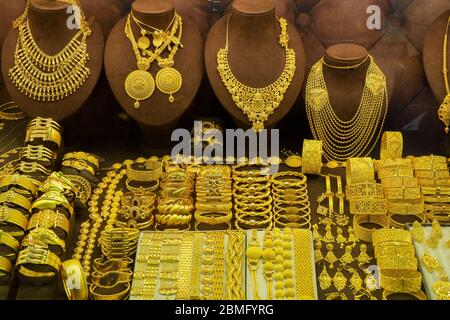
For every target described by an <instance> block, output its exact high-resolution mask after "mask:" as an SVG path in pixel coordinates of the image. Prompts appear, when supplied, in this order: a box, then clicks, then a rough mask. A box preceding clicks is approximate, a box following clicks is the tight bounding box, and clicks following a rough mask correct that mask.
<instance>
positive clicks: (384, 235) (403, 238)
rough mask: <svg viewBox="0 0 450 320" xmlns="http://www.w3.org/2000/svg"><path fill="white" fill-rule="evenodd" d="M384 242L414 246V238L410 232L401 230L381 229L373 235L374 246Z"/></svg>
mask: <svg viewBox="0 0 450 320" xmlns="http://www.w3.org/2000/svg"><path fill="white" fill-rule="evenodd" d="M384 242H402V243H406V244H412V236H411V233H410V232H409V231H406V230H400V229H388V228H386V229H381V230H377V231H375V232H374V233H373V242H372V244H373V246H374V247H376V246H378V245H380V244H381V243H384Z"/></svg>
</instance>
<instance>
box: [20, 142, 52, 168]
mask: <svg viewBox="0 0 450 320" xmlns="http://www.w3.org/2000/svg"><path fill="white" fill-rule="evenodd" d="M56 157H57V155H56V153H55V152H53V151H52V150H50V149H48V148H46V147H44V146H32V145H28V146H26V147H24V148H22V149H21V150H20V153H19V159H20V160H21V161H25V162H38V163H40V164H42V165H43V166H44V167H51V166H52V165H53V164H54V162H55V160H56Z"/></svg>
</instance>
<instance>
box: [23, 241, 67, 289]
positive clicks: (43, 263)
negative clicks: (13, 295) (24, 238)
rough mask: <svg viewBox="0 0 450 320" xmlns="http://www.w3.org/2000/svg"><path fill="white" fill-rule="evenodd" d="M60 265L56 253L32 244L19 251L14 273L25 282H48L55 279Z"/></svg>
mask: <svg viewBox="0 0 450 320" xmlns="http://www.w3.org/2000/svg"><path fill="white" fill-rule="evenodd" d="M60 266H61V261H60V260H59V258H58V256H57V255H56V254H54V253H52V252H50V251H49V250H48V249H46V248H44V247H42V246H39V245H35V244H32V245H30V246H28V247H27V248H25V249H23V250H22V251H20V252H19V256H18V258H17V262H16V275H17V276H18V277H19V279H20V280H23V281H26V282H38V283H49V282H53V281H55V280H56V278H57V275H58V272H59V268H60Z"/></svg>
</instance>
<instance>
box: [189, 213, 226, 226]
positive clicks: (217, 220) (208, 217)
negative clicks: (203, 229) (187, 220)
mask: <svg viewBox="0 0 450 320" xmlns="http://www.w3.org/2000/svg"><path fill="white" fill-rule="evenodd" d="M194 217H195V220H197V221H198V222H200V223H205V224H209V225H218V224H224V223H228V222H230V221H231V218H232V217H233V214H232V212H231V211H225V212H218V211H215V212H214V213H210V212H203V211H199V210H197V211H195V214H194Z"/></svg>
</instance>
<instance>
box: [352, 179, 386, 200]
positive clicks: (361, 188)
mask: <svg viewBox="0 0 450 320" xmlns="http://www.w3.org/2000/svg"><path fill="white" fill-rule="evenodd" d="M346 193H347V199H349V200H353V199H355V198H363V199H367V198H384V195H383V188H382V187H381V184H379V183H356V184H349V185H347V186H346Z"/></svg>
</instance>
